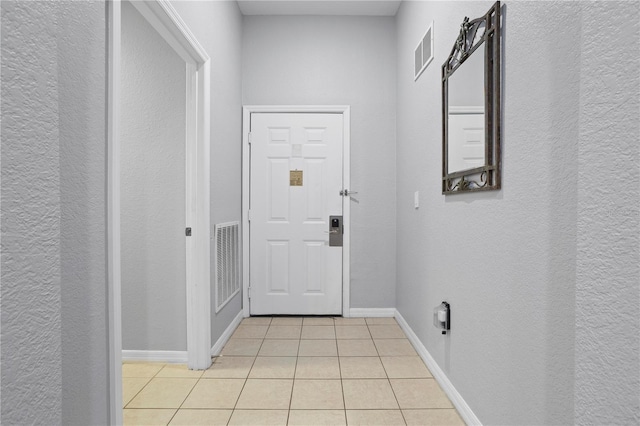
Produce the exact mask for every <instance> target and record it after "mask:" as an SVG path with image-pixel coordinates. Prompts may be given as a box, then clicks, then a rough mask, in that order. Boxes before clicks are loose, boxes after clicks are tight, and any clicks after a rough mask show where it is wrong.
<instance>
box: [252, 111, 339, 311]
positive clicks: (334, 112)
mask: <svg viewBox="0 0 640 426" xmlns="http://www.w3.org/2000/svg"><path fill="white" fill-rule="evenodd" d="M253 113H333V114H342V118H343V120H342V122H343V132H342V184H343V188H344V189H349V188H350V185H351V176H350V174H351V158H350V152H351V149H350V147H351V139H350V134H351V133H350V132H351V130H350V129H351V118H350V117H351V115H350V114H351V107H350V106H348V105H329V106H325V105H321V106H315V105H245V106H244V107H243V108H242V312H243V315H244V316H245V317H248V316H250V310H249V207H250V195H251V194H250V188H249V183H250V166H251V158H250V157H251V156H250V151H249V144H250V140H249V133H250V130H251V114H253ZM349 200H350V198H349V197H344V198H343V201H342V216H343V218H342V221H343V223H344V227H345V232H344V237H343V241H342V316H344V317H348V316H350V309H349V307H350V299H349V295H350V288H351V284H350V271H349V259H350V251H349V247H350V243H351V237H350V236H351V214H350V211H351V205H350V202H349Z"/></svg>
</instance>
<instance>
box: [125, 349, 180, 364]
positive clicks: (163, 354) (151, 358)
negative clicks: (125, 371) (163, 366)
mask: <svg viewBox="0 0 640 426" xmlns="http://www.w3.org/2000/svg"><path fill="white" fill-rule="evenodd" d="M122 360H123V361H147V362H167V363H172V364H186V363H187V351H131V350H124V349H123V350H122Z"/></svg>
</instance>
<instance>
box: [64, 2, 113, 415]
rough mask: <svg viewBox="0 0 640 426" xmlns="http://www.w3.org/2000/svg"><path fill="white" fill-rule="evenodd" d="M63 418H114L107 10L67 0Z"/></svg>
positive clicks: (102, 4) (65, 40) (94, 5)
mask: <svg viewBox="0 0 640 426" xmlns="http://www.w3.org/2000/svg"><path fill="white" fill-rule="evenodd" d="M58 7H59V9H58V37H57V40H58V93H59V95H58V102H59V109H58V112H59V115H60V122H59V129H60V130H59V135H60V185H61V190H60V205H61V245H60V249H61V260H62V294H61V296H62V297H61V303H62V311H61V318H62V424H67V425H70V424H104V423H106V422H107V418H108V409H109V407H108V392H109V382H108V370H107V364H108V363H107V360H108V359H109V356H108V343H107V339H106V330H107V318H108V316H107V299H106V295H107V293H106V233H105V229H106V215H105V211H106V171H105V170H106V149H107V146H106V141H105V134H106V123H105V115H106V72H105V70H106V62H107V57H106V40H105V22H106V21H105V20H106V9H105V3H104V2H103V1H82V2H77V1H65V2H59V6H58Z"/></svg>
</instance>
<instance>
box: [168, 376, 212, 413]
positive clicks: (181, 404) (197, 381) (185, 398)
mask: <svg viewBox="0 0 640 426" xmlns="http://www.w3.org/2000/svg"><path fill="white" fill-rule="evenodd" d="M163 369H164V367H163ZM161 371H162V370H161ZM205 371H207V370H203V371H202V374H201V375H200V377H198V380H196V382H195V383H194V384H193V387H192V388H191V390H190V391H189V393H187V396H185V397H184V399H183V400H182V402H181V403H180V406H179V407H178V408H177V409H176V412H175V413H173V416H171V418H170V419H169V421H168V422H167V425H169V424H171V422H172V421H173V418H174V417H175V416H176V415H177V414H178V411H180V409H181V408H182V406H183V405H184V403H185V401H186V400H187V398H189V395H191V392H193V390H194V389H195V388H196V386H197V385H198V383H200V379H202V376H203V375H204V372H205Z"/></svg>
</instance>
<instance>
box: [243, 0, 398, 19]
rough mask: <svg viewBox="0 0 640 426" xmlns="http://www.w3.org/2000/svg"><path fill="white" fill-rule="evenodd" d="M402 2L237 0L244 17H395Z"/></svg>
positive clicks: (389, 0) (390, 0)
mask: <svg viewBox="0 0 640 426" xmlns="http://www.w3.org/2000/svg"><path fill="white" fill-rule="evenodd" d="M400 1H401V0H237V2H238V5H239V6H240V11H241V12H242V14H243V15H350V16H395V14H396V12H397V11H398V7H400Z"/></svg>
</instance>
